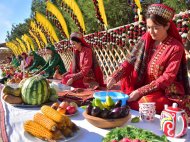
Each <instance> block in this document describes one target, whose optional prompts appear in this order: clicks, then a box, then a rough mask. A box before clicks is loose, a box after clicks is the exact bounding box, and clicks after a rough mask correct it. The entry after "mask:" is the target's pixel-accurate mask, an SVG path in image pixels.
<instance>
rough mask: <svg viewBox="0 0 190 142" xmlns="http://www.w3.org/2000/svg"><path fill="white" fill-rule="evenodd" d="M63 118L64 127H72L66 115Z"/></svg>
mask: <svg viewBox="0 0 190 142" xmlns="http://www.w3.org/2000/svg"><path fill="white" fill-rule="evenodd" d="M63 117H64V121H65V126H67V127H70V126H71V125H72V122H71V119H70V118H69V117H68V116H66V115H63Z"/></svg>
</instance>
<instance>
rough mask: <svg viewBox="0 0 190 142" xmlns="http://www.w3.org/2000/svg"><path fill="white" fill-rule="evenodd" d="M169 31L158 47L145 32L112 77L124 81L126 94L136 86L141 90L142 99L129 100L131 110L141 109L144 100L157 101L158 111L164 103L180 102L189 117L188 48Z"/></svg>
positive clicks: (122, 86)
mask: <svg viewBox="0 0 190 142" xmlns="http://www.w3.org/2000/svg"><path fill="white" fill-rule="evenodd" d="M172 24H173V23H171V27H173V25H172ZM170 31H171V30H169V33H168V34H169V36H168V37H167V38H166V39H165V41H164V42H163V43H162V44H160V45H158V46H157V47H154V42H155V41H154V40H152V38H151V36H150V34H149V33H146V34H145V35H144V36H143V37H142V39H141V40H140V41H139V42H138V44H137V45H136V46H135V47H134V49H133V51H132V53H131V55H129V57H128V58H127V60H126V61H125V62H124V63H123V64H122V65H121V66H120V67H119V69H118V70H117V71H116V72H115V73H114V74H113V75H112V77H113V78H115V80H116V81H119V80H121V89H122V91H123V92H125V93H126V94H130V93H131V92H132V91H134V90H136V89H138V91H139V92H140V95H141V97H140V99H139V100H137V101H133V102H131V103H129V105H130V106H131V108H132V109H135V110H138V109H139V103H141V102H156V111H157V113H160V112H161V111H162V110H163V108H164V104H168V105H171V104H172V103H173V102H177V103H178V104H179V105H180V107H182V108H184V109H185V110H186V112H187V113H188V115H189V116H190V109H189V108H190V101H189V100H190V88H189V82H188V76H187V66H186V59H185V50H184V47H183V45H182V43H181V42H180V41H179V40H177V39H178V38H179V37H177V36H176V37H175V36H174V37H172V36H170V35H173V34H171V33H170ZM174 31H175V30H174ZM174 35H175V34H174Z"/></svg>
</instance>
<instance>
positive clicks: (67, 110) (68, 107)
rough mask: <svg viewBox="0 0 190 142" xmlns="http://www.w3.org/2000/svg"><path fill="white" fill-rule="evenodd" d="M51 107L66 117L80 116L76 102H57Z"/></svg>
mask: <svg viewBox="0 0 190 142" xmlns="http://www.w3.org/2000/svg"><path fill="white" fill-rule="evenodd" d="M51 107H52V108H53V109H55V110H57V111H58V112H60V113H61V114H64V115H66V116H74V115H77V114H78V106H77V104H76V103H75V102H66V101H63V102H55V103H53V104H52V105H51Z"/></svg>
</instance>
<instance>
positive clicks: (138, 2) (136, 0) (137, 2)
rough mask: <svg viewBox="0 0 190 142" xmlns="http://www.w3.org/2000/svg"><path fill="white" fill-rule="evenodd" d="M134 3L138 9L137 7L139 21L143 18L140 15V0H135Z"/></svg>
mask: <svg viewBox="0 0 190 142" xmlns="http://www.w3.org/2000/svg"><path fill="white" fill-rule="evenodd" d="M135 4H136V5H137V7H138V9H137V13H138V17H139V22H141V21H142V20H143V17H142V7H141V2H140V0H135Z"/></svg>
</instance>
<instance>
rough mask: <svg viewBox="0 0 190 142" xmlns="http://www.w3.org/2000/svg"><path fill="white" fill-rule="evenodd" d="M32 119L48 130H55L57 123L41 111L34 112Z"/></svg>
mask: <svg viewBox="0 0 190 142" xmlns="http://www.w3.org/2000/svg"><path fill="white" fill-rule="evenodd" d="M33 120H34V121H35V122H37V123H38V124H40V125H42V126H43V127H45V128H47V129H48V130H50V131H55V130H56V128H57V124H56V123H55V122H54V121H53V120H51V119H50V118H48V117H47V116H45V115H43V114H42V113H36V114H35V115H34V118H33Z"/></svg>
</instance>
